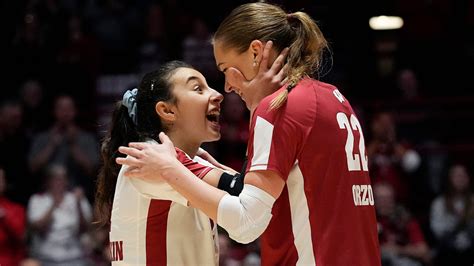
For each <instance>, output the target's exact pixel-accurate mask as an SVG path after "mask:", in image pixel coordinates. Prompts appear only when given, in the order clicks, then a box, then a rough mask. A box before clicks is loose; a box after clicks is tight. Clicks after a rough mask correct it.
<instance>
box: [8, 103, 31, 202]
mask: <svg viewBox="0 0 474 266" xmlns="http://www.w3.org/2000/svg"><path fill="white" fill-rule="evenodd" d="M29 148H30V138H29V137H28V136H27V134H26V133H25V130H24V127H23V108H22V105H21V102H20V101H19V100H17V99H8V100H5V101H4V102H2V103H1V104H0V150H1V151H2V153H0V164H1V165H3V167H4V171H5V173H6V176H7V184H8V186H9V190H8V197H9V198H10V199H11V200H13V201H16V202H18V203H21V204H22V205H24V206H26V203H27V202H28V198H29V197H30V195H31V194H32V193H33V191H32V188H33V187H34V186H35V183H32V182H31V179H30V172H29V171H28V163H27V160H26V157H27V154H28V149H29ZM25 184H30V185H29V186H25Z"/></svg>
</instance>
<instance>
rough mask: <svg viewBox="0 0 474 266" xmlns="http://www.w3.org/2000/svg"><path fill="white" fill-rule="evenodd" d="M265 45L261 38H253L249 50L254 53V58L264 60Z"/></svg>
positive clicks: (258, 60)
mask: <svg viewBox="0 0 474 266" xmlns="http://www.w3.org/2000/svg"><path fill="white" fill-rule="evenodd" d="M264 47H265V44H264V43H262V42H261V41H260V40H253V41H252V42H251V43H250V47H249V50H250V52H251V53H252V54H253V56H254V59H255V60H256V61H257V62H260V61H262V54H263V48H264Z"/></svg>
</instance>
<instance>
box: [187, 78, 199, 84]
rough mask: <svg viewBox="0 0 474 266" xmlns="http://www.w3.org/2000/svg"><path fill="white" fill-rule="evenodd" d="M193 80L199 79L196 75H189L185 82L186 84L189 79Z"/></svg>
mask: <svg viewBox="0 0 474 266" xmlns="http://www.w3.org/2000/svg"><path fill="white" fill-rule="evenodd" d="M193 80H197V81H199V78H198V77H196V76H191V77H189V78H188V79H187V80H186V84H188V83H189V82H190V81H193Z"/></svg>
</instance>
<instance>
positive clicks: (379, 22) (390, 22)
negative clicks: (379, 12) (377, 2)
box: [369, 16, 403, 30]
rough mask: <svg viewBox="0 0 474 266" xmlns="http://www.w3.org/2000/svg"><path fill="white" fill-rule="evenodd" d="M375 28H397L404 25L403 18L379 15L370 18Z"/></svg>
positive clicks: (370, 22)
mask: <svg viewBox="0 0 474 266" xmlns="http://www.w3.org/2000/svg"><path fill="white" fill-rule="evenodd" d="M369 26H370V28H371V29H373V30H396V29H399V28H401V27H403V19H402V18H401V17H398V16H377V17H371V18H370V19H369Z"/></svg>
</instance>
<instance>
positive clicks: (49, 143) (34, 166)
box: [28, 128, 63, 173]
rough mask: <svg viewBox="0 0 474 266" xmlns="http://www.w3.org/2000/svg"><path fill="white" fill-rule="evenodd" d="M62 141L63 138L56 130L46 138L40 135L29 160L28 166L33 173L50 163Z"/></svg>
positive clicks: (32, 148) (46, 135) (47, 134)
mask: <svg viewBox="0 0 474 266" xmlns="http://www.w3.org/2000/svg"><path fill="white" fill-rule="evenodd" d="M62 139H63V136H62V135H61V134H60V133H59V131H58V130H57V129H56V128H53V129H52V130H51V131H50V132H48V133H46V134H45V135H44V136H43V135H39V136H38V137H37V138H36V139H35V140H34V142H33V144H32V147H31V151H30V154H29V158H28V164H29V167H30V170H31V171H32V172H33V173H36V172H37V171H39V170H40V169H41V168H42V167H43V166H45V165H46V164H47V163H48V162H49V159H50V158H51V156H52V155H53V153H54V151H55V150H56V148H57V147H58V145H59V144H60V143H61V142H62Z"/></svg>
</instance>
